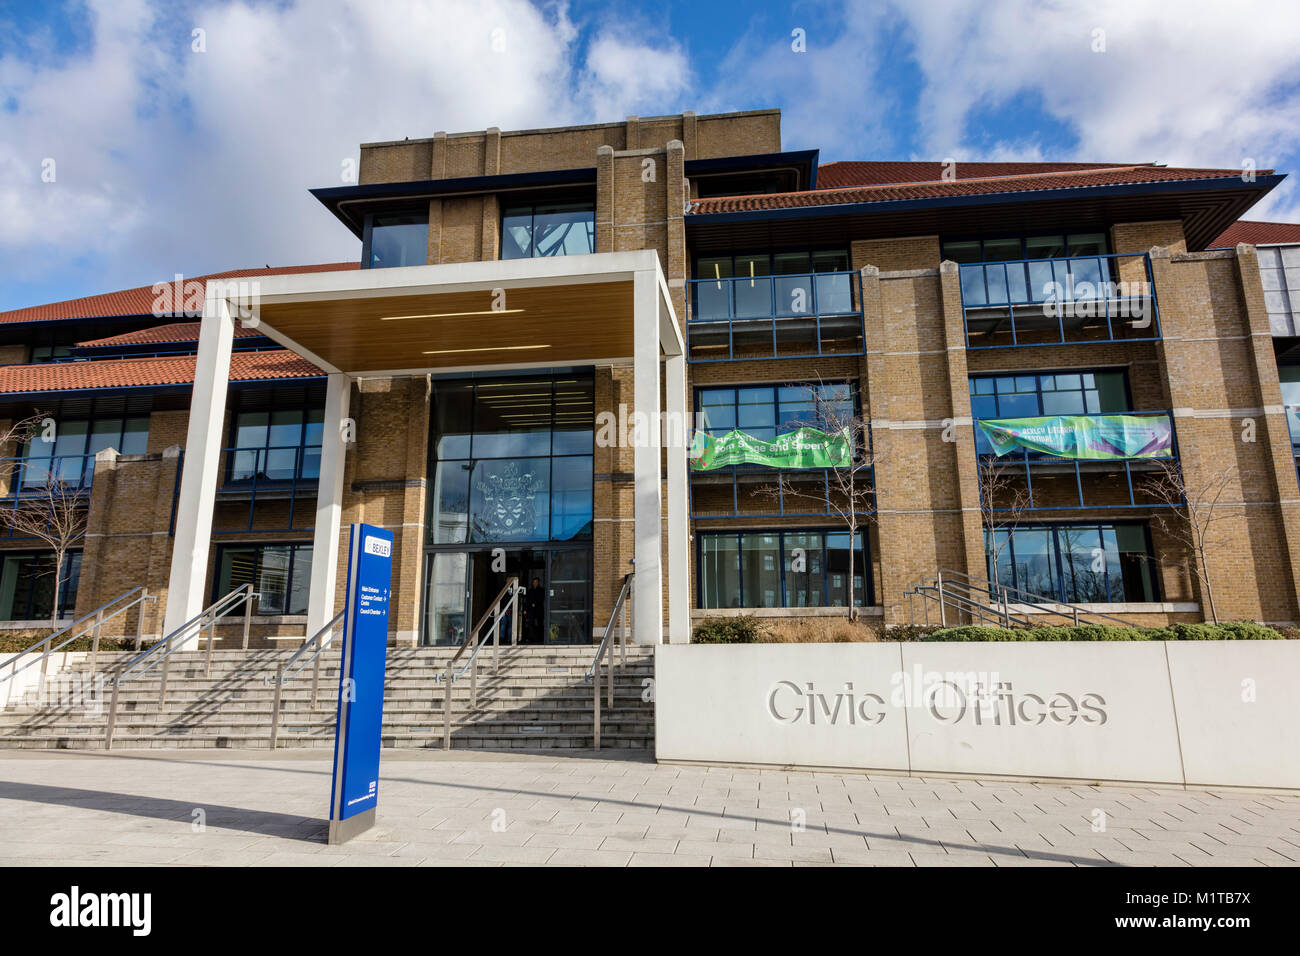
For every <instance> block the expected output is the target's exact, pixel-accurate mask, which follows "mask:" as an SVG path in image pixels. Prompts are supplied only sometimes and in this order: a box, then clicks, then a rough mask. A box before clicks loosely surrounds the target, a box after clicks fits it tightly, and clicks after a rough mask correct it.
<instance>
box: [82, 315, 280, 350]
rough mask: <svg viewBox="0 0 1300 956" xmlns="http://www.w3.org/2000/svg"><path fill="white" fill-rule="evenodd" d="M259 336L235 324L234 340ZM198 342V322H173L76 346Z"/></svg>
mask: <svg viewBox="0 0 1300 956" xmlns="http://www.w3.org/2000/svg"><path fill="white" fill-rule="evenodd" d="M261 334H262V333H261V332H259V331H257V329H250V328H247V327H246V326H243V325H240V324H239V323H235V338H237V339H243V338H250V337H256V336H259V335H261ZM198 340H199V323H198V322H173V323H171V324H170V325H156V326H154V327H153V328H151V329H137V330H136V331H134V332H124V333H122V334H121V335H110V336H109V337H108V338H106V339H91V340H90V341H88V342H78V343H77V345H78V346H79V347H81V348H93V349H98V348H108V347H110V346H117V345H153V344H155V343H159V344H161V343H166V342H197V341H198Z"/></svg>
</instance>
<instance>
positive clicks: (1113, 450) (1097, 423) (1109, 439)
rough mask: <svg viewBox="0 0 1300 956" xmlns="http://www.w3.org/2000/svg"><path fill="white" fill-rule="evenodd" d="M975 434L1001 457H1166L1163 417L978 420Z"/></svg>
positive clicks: (1167, 428)
mask: <svg viewBox="0 0 1300 956" xmlns="http://www.w3.org/2000/svg"><path fill="white" fill-rule="evenodd" d="M978 424H979V427H980V431H982V432H983V433H984V437H985V438H987V439H988V441H989V444H990V445H992V446H993V454H995V455H1005V454H1006V453H1007V452H1009V451H1014V450H1016V449H1018V448H1023V449H1026V450H1028V451H1031V452H1040V453H1042V454H1047V455H1055V456H1056V457H1058V458H1087V459H1114V458H1172V457H1173V453H1174V451H1173V447H1174V436H1173V427H1172V424H1171V422H1170V419H1169V416H1168V415H1051V416H1047V417H1043V418H1001V419H996V420H988V421H985V420H980V421H979V422H978Z"/></svg>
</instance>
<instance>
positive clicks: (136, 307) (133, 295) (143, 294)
mask: <svg viewBox="0 0 1300 956" xmlns="http://www.w3.org/2000/svg"><path fill="white" fill-rule="evenodd" d="M359 268H361V263H359V262H325V263H320V264H317V265H310V266H276V267H274V268H270V269H265V268H264V269H232V270H230V271H229V272H211V273H208V274H207V275H201V276H186V277H185V278H184V280H183V281H184V282H185V283H190V282H206V281H207V280H208V279H243V278H253V277H256V276H281V275H293V274H295V273H299V272H343V271H345V270H347V269H359ZM161 281H165V282H167V283H169V284H170V283H171V282H172V281H173V280H172V279H171V278H168V279H164V280H161ZM182 289H183V291H184V287H182ZM157 299H158V293H157V292H155V291H154V287H153V286H152V285H143V286H139V287H138V288H135V289H123V290H122V291H120V292H105V293H103V294H102V295H91V296H86V297H85V298H83V299H69V300H67V301H66V302H50V303H47V304H45V305H33V306H28V307H27V308H25V309H13V310H11V311H9V312H0V323H6V322H47V321H52V320H55V319H98V318H102V317H104V316H118V315H152V314H153V310H154V302H155V301H156V300H157ZM181 306H182V307H183V303H181Z"/></svg>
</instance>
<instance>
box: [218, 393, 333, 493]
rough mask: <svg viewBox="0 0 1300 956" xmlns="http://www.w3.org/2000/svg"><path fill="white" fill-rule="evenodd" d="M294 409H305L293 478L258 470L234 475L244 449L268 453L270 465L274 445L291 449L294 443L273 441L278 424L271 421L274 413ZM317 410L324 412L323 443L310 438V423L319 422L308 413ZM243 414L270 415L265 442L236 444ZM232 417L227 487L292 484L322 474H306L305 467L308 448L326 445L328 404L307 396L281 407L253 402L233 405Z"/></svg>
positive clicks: (225, 475)
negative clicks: (244, 475) (266, 474)
mask: <svg viewBox="0 0 1300 956" xmlns="http://www.w3.org/2000/svg"><path fill="white" fill-rule="evenodd" d="M294 411H296V412H301V413H302V421H301V422H300V423H299V430H298V444H297V446H296V448H297V450H296V452H295V454H294V459H295V464H294V469H293V470H294V475H293V477H292V478H263V477H260V476H259V475H257V474H254V475H252V476H251V477H249V478H234V477H233V475H234V472H235V460H236V458H237V457H238V455H239V452H240V451H255V450H256V451H260V452H261V453H263V454H265V456H266V458H265V461H266V463H267V467H269V463H270V456H271V450H272V449H275V450H278V451H287V450H289V448H290V446H288V445H272V444H271V429H272V427H274V426H272V424H271V416H272V415H274V414H276V413H277V412H294ZM313 412H317V413H319V414H320V416H321V421H320V423H319V424H320V425H321V427H322V441H321V442H320V443H319V444H308V442H307V428H308V426H309V425H313V424H317V423H315V422H309V421H308V420H307V416H308V415H310V414H311V413H313ZM241 415H265V416H267V421H266V426H265V427H266V440H265V441H264V442H263V444H262V445H260V446H258V445H236V444H235V441H236V437H237V436H238V434H239V417H240V416H241ZM229 419H230V424H229V427H228V434H227V441H226V443H225V448H224V449H223V453H224V454H225V458H226V462H225V466H224V468H223V469H222V486H223V487H233V488H244V487H247V486H251V485H254V484H257V485H263V484H269V485H289V484H297V483H298V482H303V481H306V482H313V481H316V480H317V478H318V477H319V476H308V477H304V476H303V474H302V471H303V468H304V466H305V465H306V463H307V455H306V452H307V451H308V450H309V449H313V448H315V449H321V448H323V447H324V440H323V439H324V435H323V429H324V424H325V406H324V405H323V404H322V405H317V404H316V403H315V402H313V401H312V400H311V399H310V398H304V399H303V400H302V401H299V402H295V403H294V404H292V405H288V406H281V407H276V406H273V405H270V406H267V407H265V408H257V407H251V406H250V407H247V408H240V407H235V408H232V409H230V411H229Z"/></svg>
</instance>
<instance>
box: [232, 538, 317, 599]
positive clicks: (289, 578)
mask: <svg viewBox="0 0 1300 956" xmlns="http://www.w3.org/2000/svg"><path fill="white" fill-rule="evenodd" d="M312 545H313V542H312V541H301V540H299V541H239V542H234V541H232V542H222V543H220V544H218V545H217V555H216V563H215V564H214V565H213V571H212V601H213V602H215V601H217V600H219V599H220V598H222V597H225V595H226V593H228V592H223V591H222V590H221V578H222V573H221V572H222V564H223V561H224V559H225V556H226V554H227V553H229V552H232V551H247V550H249V549H250V548H251V549H253V550H254V551H255V552H256V556H255V557H254V560H253V573H252V583H253V584H254V586H256V585H257V582H258V579H259V578H260V577H261V572H262V559H263V552H264V551H266V550H267V549H269V548H288V549H289V565H288V568H287V569H286V571H285V585H286V587H285V592H284V603H285V608H286V609H285V610H283V611H266V610H264V609H263V608H262V607H261V601H260V599H259V601H258V608H257V610H256V612H255V613H256V614H257V616H258V617H292V616H298V615H302V614H306V613H307V608H306V607H304V608H303V609H302V610H301V611H295V610H289V609H288V605H289V602H290V600H291V598H292V597H293V578H294V569H295V568H296V567H297V564H298V560H299V555H300V554H301V553H302V551H303V550H304V549H306V550H308V551H311V550H312ZM313 558H314V555H313ZM308 575H309V576H310V565H309V566H308ZM309 580H310V577H309ZM232 590H233V589H232ZM253 593H254V594H260V592H259V591H257V590H256V589H255V590H254V592H253ZM307 600H308V603H310V601H311V595H310V593H309V594H308V597H307Z"/></svg>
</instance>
